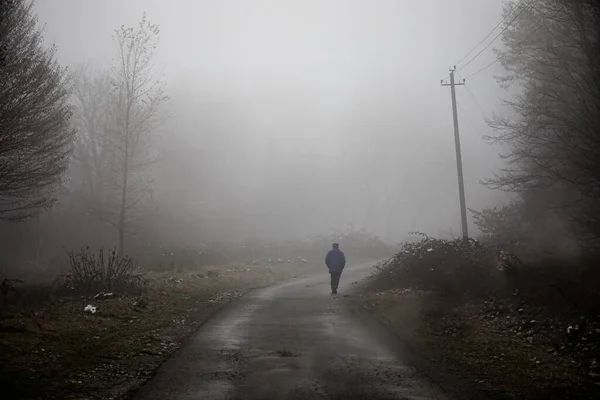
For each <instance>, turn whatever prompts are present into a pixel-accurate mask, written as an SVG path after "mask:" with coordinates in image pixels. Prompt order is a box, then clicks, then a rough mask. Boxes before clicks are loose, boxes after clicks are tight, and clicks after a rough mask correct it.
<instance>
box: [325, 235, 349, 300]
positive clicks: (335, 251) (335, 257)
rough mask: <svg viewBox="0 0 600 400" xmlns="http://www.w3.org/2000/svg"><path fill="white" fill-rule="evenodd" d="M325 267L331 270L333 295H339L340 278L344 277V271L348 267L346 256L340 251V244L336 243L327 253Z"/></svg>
mask: <svg viewBox="0 0 600 400" xmlns="http://www.w3.org/2000/svg"><path fill="white" fill-rule="evenodd" d="M325 265H326V266H327V268H328V269H329V274H330V275H331V293H332V294H337V288H338V285H339V283H340V276H342V271H343V270H344V267H345V266H346V256H345V255H344V253H343V252H342V251H341V250H340V245H339V243H334V244H333V246H332V248H331V250H329V251H328V252H327V256H326V257H325Z"/></svg>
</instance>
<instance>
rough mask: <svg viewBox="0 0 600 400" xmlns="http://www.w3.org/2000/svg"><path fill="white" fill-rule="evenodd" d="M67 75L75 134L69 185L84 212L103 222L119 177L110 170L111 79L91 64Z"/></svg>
mask: <svg viewBox="0 0 600 400" xmlns="http://www.w3.org/2000/svg"><path fill="white" fill-rule="evenodd" d="M70 76H71V82H72V86H73V103H74V115H73V126H74V127H75V129H76V131H77V134H76V136H75V146H74V151H73V154H72V157H71V169H70V174H69V176H70V179H71V184H72V185H71V186H72V189H73V192H74V194H76V195H77V197H78V198H79V199H80V200H83V201H84V202H85V206H86V207H87V209H88V210H87V211H88V212H91V213H92V214H94V215H95V216H97V217H100V218H102V219H104V218H105V217H106V204H107V202H108V200H107V197H108V196H109V195H110V194H111V193H110V190H109V188H110V187H111V186H114V182H115V180H116V179H117V178H118V177H117V176H115V175H114V173H113V171H112V168H111V165H112V162H113V159H112V157H113V155H114V154H113V152H112V151H111V135H114V132H115V128H116V126H115V125H116V124H115V119H114V116H113V115H112V113H111V101H112V99H111V96H112V93H111V90H112V85H111V76H110V73H109V71H107V70H103V69H101V68H98V66H96V65H94V64H92V63H90V62H88V63H85V64H80V65H77V66H76V67H75V68H74V70H73V72H72V73H71V74H70Z"/></svg>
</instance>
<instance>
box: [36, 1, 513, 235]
mask: <svg viewBox="0 0 600 400" xmlns="http://www.w3.org/2000/svg"><path fill="white" fill-rule="evenodd" d="M36 8H37V12H38V16H39V21H40V23H41V24H43V25H44V26H45V40H46V42H47V44H48V45H52V44H55V45H56V46H57V47H58V59H59V61H60V62H61V63H62V64H63V65H69V66H71V65H75V64H77V63H81V62H84V61H87V60H90V59H92V60H94V61H95V62H96V63H100V64H106V63H108V62H110V60H111V59H112V57H113V54H114V43H113V41H112V40H111V37H112V34H113V31H114V30H115V29H116V28H118V27H120V26H121V25H129V26H133V25H135V24H136V23H137V22H138V21H139V19H140V18H141V16H142V14H143V12H147V15H148V19H149V20H150V21H151V22H153V23H156V24H158V25H160V29H161V32H160V38H161V42H160V45H159V48H158V52H159V57H158V63H159V65H160V66H161V68H164V79H165V81H166V82H167V86H166V90H167V93H168V94H169V96H170V97H171V100H170V102H169V103H168V110H169V115H170V117H169V119H168V120H167V121H166V122H165V123H164V124H163V125H162V127H161V128H160V135H161V138H162V140H161V143H162V146H163V147H164V157H162V162H161V165H160V167H159V168H158V172H157V177H156V189H155V198H156V199H157V201H158V202H160V203H161V204H163V205H165V206H166V207H167V208H168V209H169V210H172V213H171V214H170V215H169V218H172V219H173V220H181V221H182V222H184V221H189V220H190V219H194V220H197V221H199V223H200V224H201V226H202V229H203V231H205V232H209V234H210V235H214V237H226V238H230V239H245V238H248V237H261V238H267V239H272V238H280V239H282V238H302V237H306V236H310V235H315V234H318V233H321V232H326V231H329V230H330V229H343V228H345V227H348V226H354V227H355V228H365V229H367V230H368V231H370V232H372V233H374V234H377V235H380V236H382V237H384V238H386V239H388V240H391V241H399V240H401V239H402V238H404V237H405V235H406V233H407V232H409V231H415V230H416V231H422V232H426V233H428V234H433V235H444V234H452V233H453V234H456V235H458V234H460V213H459V201H458V189H457V179H456V158H455V150H454V135H453V127H452V112H451V101H450V95H449V91H448V88H447V87H441V86H440V80H442V79H447V78H448V67H449V66H450V65H452V64H453V63H456V62H457V61H459V60H460V58H461V57H462V56H464V55H465V54H466V53H467V52H468V51H469V50H470V49H471V48H472V47H473V46H474V45H476V44H477V42H478V41H479V40H480V38H482V37H484V36H485V35H486V34H487V33H488V31H489V29H490V26H494V25H495V24H496V22H497V21H498V20H499V19H500V17H501V9H502V2H501V1H481V0H460V1H456V2H448V1H445V0H429V1H412V2H408V1H398V0H395V1H391V0H378V1H376V2H374V1H357V0H350V1H349V0H344V1H342V0H338V1H329V0H328V1H324V0H318V1H317V0H312V1H285V2H283V1H276V0H253V1H242V0H238V1H231V0H218V1H217V0H211V1H208V0H202V1H183V0H178V1H175V0H172V1H170V2H165V1H158V0H128V1H122V0H103V1H81V0H52V1H38V2H37V5H36ZM494 59H495V56H494V54H493V52H492V49H488V50H487V52H486V53H484V54H483V55H482V56H481V57H479V58H478V59H477V60H476V61H475V62H473V63H472V64H470V65H469V66H468V67H467V68H465V70H464V71H460V76H462V77H466V76H468V75H469V74H470V73H473V72H475V71H477V70H478V69H480V68H482V67H483V66H485V65H487V64H488V63H489V62H491V61H493V60H494ZM499 68H500V67H499V66H498V65H496V66H495V67H494V68H490V69H488V70H486V71H485V72H482V73H480V74H477V75H476V76H475V77H473V79H472V80H467V86H468V90H470V91H471V93H472V95H471V93H469V92H468V90H467V88H465V87H458V88H457V96H458V103H459V123H460V129H461V145H462V157H463V167H464V174H465V190H466V198H467V207H468V208H473V209H480V208H482V207H489V206H493V205H494V204H495V203H498V202H503V201H504V197H503V195H502V194H501V193H498V192H493V191H490V190H489V189H487V188H486V187H484V186H483V185H481V184H480V181H481V180H482V179H485V178H487V177H489V176H491V175H492V173H493V172H494V171H495V170H497V169H498V168H499V167H500V166H501V165H502V161H501V160H500V158H499V156H498V153H499V151H500V150H501V149H499V148H497V147H492V146H491V145H489V144H488V143H486V142H485V141H484V139H483V137H482V135H484V134H485V133H488V131H489V128H488V126H487V124H486V122H485V120H484V117H485V116H488V117H489V116H491V115H492V114H493V113H494V112H497V111H498V110H499V107H500V97H501V96H502V91H501V89H500V88H499V87H498V84H497V83H496V81H495V80H494V74H497V73H499V72H501V71H499ZM470 228H471V229H474V226H472V224H471V223H470Z"/></svg>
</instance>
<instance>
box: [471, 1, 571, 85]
mask: <svg viewBox="0 0 600 400" xmlns="http://www.w3.org/2000/svg"><path fill="white" fill-rule="evenodd" d="M563 8H564V7H563ZM563 8H560V9H559V10H557V11H556V12H555V13H554V14H553V15H552V17H550V19H553V18H555V17H556V16H557V15H558V14H559V13H560V12H561V11H562V10H563ZM546 22H548V21H546ZM545 27H546V24H545V23H542V24H540V25H538V26H537V27H536V28H535V29H534V30H532V31H531V33H529V35H527V37H526V38H525V39H523V40H521V41H520V42H518V43H517V45H516V46H517V47H518V46H521V45H522V44H524V43H525V42H527V41H528V40H529V39H531V38H532V37H533V35H535V34H536V33H537V32H538V31H539V30H540V29H542V28H545ZM498 61H500V59H498V58H496V59H495V60H494V61H492V62H491V63H489V64H487V65H486V66H485V67H483V68H480V69H478V70H477V71H475V72H473V73H472V74H470V75H467V77H466V78H464V79H465V80H466V79H469V78H472V77H473V76H475V75H477V74H479V73H481V72H483V71H485V70H486V69H488V68H489V67H491V66H492V65H494V64H496V63H497V62H498Z"/></svg>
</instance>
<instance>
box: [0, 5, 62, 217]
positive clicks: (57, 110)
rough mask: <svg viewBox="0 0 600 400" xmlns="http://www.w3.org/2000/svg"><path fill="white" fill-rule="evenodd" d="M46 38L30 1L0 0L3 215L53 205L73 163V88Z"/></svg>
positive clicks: (0, 195)
mask: <svg viewBox="0 0 600 400" xmlns="http://www.w3.org/2000/svg"><path fill="white" fill-rule="evenodd" d="M42 42H43V37H42V32H41V31H40V29H39V28H38V27H37V19H36V17H35V14H34V12H33V4H32V2H31V1H26V0H13V1H6V0H2V1H0V50H1V51H0V58H1V60H0V61H1V63H0V99H1V100H0V218H1V219H24V218H27V217H29V216H31V215H33V214H35V213H36V211H38V210H40V209H43V208H46V207H50V206H51V205H52V204H53V203H54V202H55V200H56V194H57V188H58V187H59V185H60V183H61V178H62V177H63V174H64V173H65V171H66V169H67V167H68V163H69V154H70V152H71V147H72V139H73V131H72V129H71V127H70V125H69V119H70V117H71V106H70V104H69V87H68V84H67V81H66V75H65V70H64V69H62V68H61V67H60V66H59V65H58V63H57V62H56V60H55V49H54V48H50V49H45V48H44V47H43V45H42Z"/></svg>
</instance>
